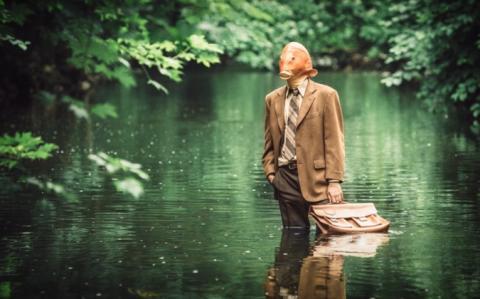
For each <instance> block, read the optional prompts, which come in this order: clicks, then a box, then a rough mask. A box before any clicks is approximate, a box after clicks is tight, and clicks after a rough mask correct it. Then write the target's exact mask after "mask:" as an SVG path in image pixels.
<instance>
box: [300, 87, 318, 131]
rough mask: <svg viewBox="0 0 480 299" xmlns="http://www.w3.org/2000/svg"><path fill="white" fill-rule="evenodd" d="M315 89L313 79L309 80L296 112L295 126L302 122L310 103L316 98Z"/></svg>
mask: <svg viewBox="0 0 480 299" xmlns="http://www.w3.org/2000/svg"><path fill="white" fill-rule="evenodd" d="M315 91H317V89H316V88H315V86H314V83H313V81H312V80H309V82H308V86H307V90H306V91H305V96H304V97H303V102H302V105H301V106H300V111H299V112H298V118H297V128H298V126H299V125H300V124H301V123H302V121H303V119H304V118H305V116H306V115H307V112H308V110H310V107H311V106H312V103H313V102H314V101H315V99H316V94H315Z"/></svg>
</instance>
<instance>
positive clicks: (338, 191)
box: [327, 183, 343, 204]
mask: <svg viewBox="0 0 480 299" xmlns="http://www.w3.org/2000/svg"><path fill="white" fill-rule="evenodd" d="M327 195H328V200H329V201H330V203H332V204H336V203H342V202H343V192H342V186H340V183H329V184H328V188H327Z"/></svg>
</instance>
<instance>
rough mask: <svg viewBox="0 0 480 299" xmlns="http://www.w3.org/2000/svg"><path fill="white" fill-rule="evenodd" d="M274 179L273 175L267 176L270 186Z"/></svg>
mask: <svg viewBox="0 0 480 299" xmlns="http://www.w3.org/2000/svg"><path fill="white" fill-rule="evenodd" d="M274 178H275V175H274V174H269V175H268V181H269V182H270V184H271V183H272V182H273V179H274Z"/></svg>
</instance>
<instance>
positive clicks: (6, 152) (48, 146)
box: [0, 132, 58, 169]
mask: <svg viewBox="0 0 480 299" xmlns="http://www.w3.org/2000/svg"><path fill="white" fill-rule="evenodd" d="M57 148H58V146H57V145H55V144H53V143H45V142H44V141H43V140H42V138H41V137H34V136H32V133H31V132H17V133H15V135H13V136H10V135H8V134H5V135H3V136H1V137H0V167H5V168H8V169H12V168H14V167H15V166H17V165H18V164H19V163H20V162H22V161H25V160H30V161H33V160H45V159H47V158H49V157H50V156H51V154H52V151H54V150H56V149H57Z"/></svg>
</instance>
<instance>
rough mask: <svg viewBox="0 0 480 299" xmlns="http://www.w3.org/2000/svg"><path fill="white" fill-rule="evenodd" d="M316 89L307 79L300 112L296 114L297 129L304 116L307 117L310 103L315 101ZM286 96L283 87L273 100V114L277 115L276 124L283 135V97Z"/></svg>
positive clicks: (285, 89)
mask: <svg viewBox="0 0 480 299" xmlns="http://www.w3.org/2000/svg"><path fill="white" fill-rule="evenodd" d="M316 91H317V89H316V88H315V85H314V83H313V81H312V80H310V79H309V82H308V86H307V90H305V96H304V98H303V102H302V105H301V106H300V111H299V112H298V118H297V127H298V126H299V125H300V123H301V122H302V121H303V119H304V118H305V116H306V115H307V112H308V110H310V107H311V106H312V103H313V102H314V101H315V99H316V95H315V92H316ZM286 94H287V86H284V87H283V88H281V89H280V90H279V91H277V94H276V98H275V114H276V115H277V122H278V127H279V128H280V132H282V134H283V130H284V129H285V114H284V109H285V97H286Z"/></svg>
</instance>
